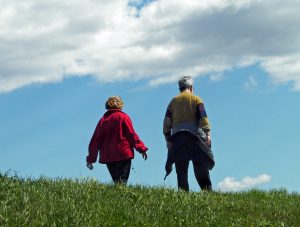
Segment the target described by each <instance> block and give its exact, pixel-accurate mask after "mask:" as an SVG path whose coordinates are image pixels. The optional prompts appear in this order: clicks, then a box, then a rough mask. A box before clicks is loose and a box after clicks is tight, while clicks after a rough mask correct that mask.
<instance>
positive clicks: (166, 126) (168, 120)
mask: <svg viewBox="0 0 300 227" xmlns="http://www.w3.org/2000/svg"><path fill="white" fill-rule="evenodd" d="M171 103H172V102H170V104H169V106H168V108H167V111H166V114H165V118H164V123H163V134H164V135H165V139H166V140H169V138H170V137H171V130H172V112H171Z"/></svg>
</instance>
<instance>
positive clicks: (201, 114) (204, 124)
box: [196, 99, 211, 146]
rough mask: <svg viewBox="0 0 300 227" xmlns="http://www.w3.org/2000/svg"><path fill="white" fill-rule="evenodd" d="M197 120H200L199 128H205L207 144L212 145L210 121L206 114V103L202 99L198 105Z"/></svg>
mask: <svg viewBox="0 0 300 227" xmlns="http://www.w3.org/2000/svg"><path fill="white" fill-rule="evenodd" d="M196 115H197V120H198V122H199V128H201V129H202V130H203V132H204V133H205V135H206V140H207V144H208V145H209V146H211V135H210V128H211V127H210V123H209V120H208V117H207V114H206V110H205V107H204V103H203V102H202V101H201V99H200V102H199V104H198V105H197V114H196Z"/></svg>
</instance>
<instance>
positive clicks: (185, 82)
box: [178, 76, 194, 90]
mask: <svg viewBox="0 0 300 227" xmlns="http://www.w3.org/2000/svg"><path fill="white" fill-rule="evenodd" d="M193 83H194V81H193V78H192V77H190V76H182V77H181V78H180V80H179V81H178V85H179V90H184V89H187V88H190V87H191V86H193Z"/></svg>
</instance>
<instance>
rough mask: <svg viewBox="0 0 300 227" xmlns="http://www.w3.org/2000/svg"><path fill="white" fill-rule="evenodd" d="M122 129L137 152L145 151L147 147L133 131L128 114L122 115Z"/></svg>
mask: <svg viewBox="0 0 300 227" xmlns="http://www.w3.org/2000/svg"><path fill="white" fill-rule="evenodd" d="M123 124H124V131H125V135H126V137H127V139H128V141H129V143H130V145H131V146H132V147H134V149H136V150H137V151H138V152H140V153H141V152H146V151H147V150H148V148H147V147H146V146H145V144H144V143H143V141H142V140H140V138H139V136H138V135H137V134H136V132H135V131H134V128H133V125H132V122H131V119H130V118H129V116H126V117H124V119H123Z"/></svg>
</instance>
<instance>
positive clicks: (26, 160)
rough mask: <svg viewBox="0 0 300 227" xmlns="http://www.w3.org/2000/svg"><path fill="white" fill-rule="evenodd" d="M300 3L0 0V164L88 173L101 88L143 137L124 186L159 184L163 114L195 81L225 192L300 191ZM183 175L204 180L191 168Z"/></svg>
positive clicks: (218, 185)
mask: <svg viewBox="0 0 300 227" xmlns="http://www.w3.org/2000/svg"><path fill="white" fill-rule="evenodd" d="M299 11H300V2H299V1H296V0H286V1H279V0H272V1H271V0H264V1H261V0H239V1H238V0H210V1H205V0H187V1H175V0H157V1H149V0H148V1H140V0H137V1H123V0H111V1H105V0H102V1H101V0H98V1H95V0H72V1H58V0H51V1H50V0H44V1H37V0H26V1H22V2H20V1H17V0H9V1H8V0H0V52H1V55H0V172H1V173H5V172H7V171H10V173H16V174H17V175H18V176H21V177H33V178H38V177H40V176H44V177H51V178H65V177H66V178H77V179H85V178H94V179H96V180H97V181H99V182H101V183H111V179H110V176H109V174H108V171H107V169H106V166H105V165H100V164H95V165H94V166H95V168H94V170H93V171H90V170H88V169H87V168H86V166H85V164H86V163H85V158H86V155H87V147H88V144H89V141H90V138H91V136H92V134H93V131H94V129H95V127H96V124H97V122H98V120H99V119H100V118H101V117H102V115H103V114H104V113H105V108H104V103H105V101H106V100H107V98H108V97H109V96H112V95H119V96H121V97H122V98H123V100H124V103H125V106H124V109H123V110H124V112H126V113H127V114H129V116H130V117H131V119H132V121H133V125H134V128H135V130H136V132H137V133H138V135H139V136H140V138H141V139H142V140H143V141H144V143H145V144H146V145H147V147H148V148H149V151H148V154H149V158H148V160H146V161H144V160H142V157H141V156H140V155H139V154H138V153H136V157H135V159H134V161H133V169H132V171H131V175H130V178H129V184H133V185H136V184H139V185H145V186H150V187H157V186H165V187H171V188H177V182H176V174H175V171H174V170H173V172H172V174H171V175H170V176H169V177H168V178H167V179H166V180H165V181H164V180H163V178H164V174H165V172H164V164H165V161H166V154H167V149H166V144H165V141H164V136H163V134H162V122H163V118H164V114H165V111H166V108H167V105H168V103H169V102H170V100H171V99H172V97H174V96H175V95H177V94H178V93H179V91H178V85H177V81H178V79H179V77H180V76H181V75H190V76H192V77H193V78H194V83H195V84H194V87H195V94H196V95H199V96H200V97H201V98H202V99H203V101H204V103H205V107H206V111H207V114H208V118H209V120H210V123H211V126H212V148H213V152H214V156H215V160H216V165H215V167H214V169H213V170H212V171H211V172H210V174H211V179H212V183H213V188H214V189H215V190H220V191H240V190H249V189H252V188H258V189H262V190H273V189H282V188H284V189H286V190H288V191H289V192H298V193H299V192H300V180H299V176H298V173H299V171H300V166H299V164H298V162H297V161H298V160H299V159H300V152H299V149H300V140H299V133H298V129H299V128H300V121H299V119H298V118H299V116H300V105H299V100H300V99H299V98H300V52H299V50H300V27H299V24H300V17H299V16H298V14H299ZM189 183H190V188H191V190H193V191H199V186H198V185H197V183H196V180H195V177H194V175H193V169H192V165H190V168H189Z"/></svg>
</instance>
